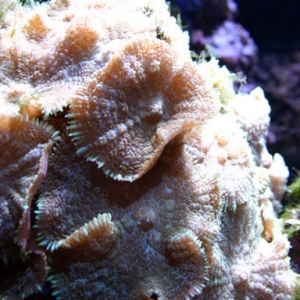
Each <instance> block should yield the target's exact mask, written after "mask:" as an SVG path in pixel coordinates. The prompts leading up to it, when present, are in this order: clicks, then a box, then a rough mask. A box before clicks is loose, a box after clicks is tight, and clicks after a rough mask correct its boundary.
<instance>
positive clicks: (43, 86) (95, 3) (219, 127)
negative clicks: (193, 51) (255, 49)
mask: <svg viewBox="0 0 300 300" xmlns="http://www.w3.org/2000/svg"><path fill="white" fill-rule="evenodd" d="M0 9H1V8H0ZM16 15H17V17H18V21H17V22H15V21H16V19H14V16H16ZM0 22H1V29H0V46H1V53H0V67H1V70H2V71H3V72H2V73H1V74H0V103H1V108H0V114H1V121H0V130H1V137H2V138H1V140H0V154H1V156H0V165H1V169H0V173H1V178H2V182H1V184H2V185H3V188H2V190H1V192H2V197H3V201H2V202H1V204H0V209H1V211H2V215H3V218H1V220H0V221H1V223H0V225H1V226H0V234H1V235H0V245H1V246H2V247H1V252H0V253H1V257H2V259H3V258H4V259H7V260H8V261H9V258H10V257H15V256H16V255H17V256H18V257H21V258H22V259H23V260H24V261H23V262H21V263H20V265H19V264H18V263H16V264H14V265H12V267H11V269H10V271H12V270H13V271H12V272H8V273H4V272H6V270H8V268H9V266H10V264H8V266H7V267H6V268H1V271H0V278H5V280H0V293H1V295H2V294H3V295H4V297H5V299H9V298H14V297H18V298H20V299H23V298H25V297H26V296H27V295H29V294H31V293H33V292H35V291H37V290H38V289H39V288H41V285H42V283H43V281H44V277H45V276H46V272H47V270H49V273H48V278H47V279H48V281H49V282H50V283H51V285H52V290H53V296H54V297H56V298H57V299H70V298H72V299H106V300H115V299H120V300H134V299H136V300H140V299H143V300H150V299H156V300H171V299H180V300H181V299H185V300H192V299H193V300H202V299H203V300H212V299H224V300H226V299H260V298H263V299H266V300H274V299H283V298H284V299H287V300H289V299H293V293H294V290H295V286H296V275H295V273H293V272H292V271H291V270H290V268H289V258H288V257H287V252H288V248H289V244H288V242H287V238H286V236H284V235H283V234H282V232H281V228H280V224H279V222H278V219H277V217H276V212H277V211H278V207H279V205H278V203H279V200H280V199H279V198H280V197H281V196H282V193H283V191H284V189H285V182H286V178H287V175H288V172H287V169H286V167H285V165H284V162H283V160H282V159H281V158H280V156H279V155H276V156H274V159H273V158H272V156H271V155H270V154H269V153H268V151H267V149H266V145H265V140H266V134H267V127H268V122H269V116H268V114H269V105H268V103H267V101H266V99H265V98H264V95H263V92H262V91H261V90H259V89H255V90H254V91H253V92H251V93H250V95H243V94H235V92H234V90H233V87H232V81H231V80H230V78H232V75H231V74H230V73H229V72H228V70H226V68H220V67H219V66H218V64H217V61H216V60H214V59H212V60H210V61H199V62H198V63H196V62H193V61H192V60H191V59H190V57H189V49H188V47H187V38H186V35H185V34H184V33H182V32H181V31H180V29H179V27H178V26H177V25H176V23H175V19H174V18H171V17H170V16H169V13H168V11H167V7H166V5H165V3H164V2H163V1H162V0H155V1H153V0H152V1H148V0H122V1H117V0H111V1H105V0H86V1H78V0H68V1H60V0H53V1H51V2H50V3H43V4H41V5H36V6H34V7H31V8H30V7H20V8H18V10H14V5H13V4H12V5H7V6H5V14H3V15H1V12H0ZM137 24H139V26H137ZM245 106H246V107H245ZM2 116H3V118H2ZM36 117H39V122H38V121H36V120H35V119H34V118H36ZM45 124H47V125H45ZM48 125H51V127H50V126H48ZM52 127H53V128H54V129H52ZM54 130H57V131H58V134H59V139H58V138H57V137H56V135H57V134H56V133H55V134H54V133H53V131H54ZM55 141H57V143H56V144H55V146H54V147H53V150H51V149H52V146H53V143H54V142H55ZM50 152H51V154H50ZM47 166H48V168H46V167H47ZM99 167H100V168H99ZM45 175H46V176H45ZM29 217H30V218H29ZM19 244H20V245H19ZM9 262H10V261H9ZM14 268H16V270H17V271H18V272H17V271H16V272H15V271H14ZM3 270H4V271H3ZM6 274H8V276H7V278H6V277H5V276H6ZM14 274H15V276H13V275H14ZM29 279H30V280H29Z"/></svg>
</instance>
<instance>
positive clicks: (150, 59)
mask: <svg viewBox="0 0 300 300" xmlns="http://www.w3.org/2000/svg"><path fill="white" fill-rule="evenodd" d="M76 94H77V95H76V96H75V97H73V98H72V100H71V103H70V111H71V113H70V114H69V117H70V118H72V119H74V121H71V124H72V125H71V126H69V130H70V135H71V136H72V137H73V141H74V143H75V144H76V146H77V147H78V151H77V152H78V153H79V154H84V155H85V156H86V157H87V158H88V159H89V160H91V161H96V162H97V164H98V166H99V167H102V166H103V169H104V170H105V173H106V174H108V175H109V176H111V177H113V178H114V179H118V180H128V181H133V180H135V179H137V178H139V177H141V176H142V175H143V174H145V173H146V172H147V171H148V170H149V169H150V168H151V167H153V165H154V164H155V162H156V160H157V159H158V157H159V156H160V154H161V152H162V151H163V149H164V147H165V145H166V144H167V143H168V142H169V141H170V140H171V139H172V138H174V137H175V136H176V135H178V134H179V133H180V132H181V131H183V130H185V129H187V128H190V127H192V126H195V125H198V124H201V123H203V122H204V121H205V120H206V119H209V118H211V117H212V116H213V115H214V114H216V112H217V109H218V108H219V105H218V102H217V101H216V100H215V99H214V98H213V93H212V92H211V90H210V88H209V87H208V86H206V83H205V81H204V78H203V75H201V74H200V73H199V72H197V69H196V66H195V65H194V64H192V63H191V62H189V61H186V62H185V61H184V60H182V59H180V58H179V56H178V53H176V52H175V51H173V50H172V48H171V47H170V46H169V45H168V44H167V43H166V42H165V41H161V40H158V39H156V38H139V39H137V40H133V41H129V42H128V43H127V44H126V46H125V48H124V49H123V50H120V51H118V52H117V53H116V54H115V55H113V56H112V58H111V60H110V61H109V63H108V64H107V65H106V66H105V68H103V69H101V70H100V71H98V72H96V73H95V74H93V77H92V80H91V82H90V83H88V84H87V85H86V87H84V88H83V89H80V90H79V91H78V92H77V93H76Z"/></svg>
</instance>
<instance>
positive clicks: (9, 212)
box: [0, 112, 55, 299]
mask: <svg viewBox="0 0 300 300" xmlns="http://www.w3.org/2000/svg"><path fill="white" fill-rule="evenodd" d="M0 120H1V121H0V178H1V181H0V198H1V201H0V214H1V219H0V249H1V250H0V260H1V263H0V264H1V269H2V271H3V272H5V276H2V274H1V275H0V277H1V285H0V293H3V295H5V296H11V297H13V298H15V299H16V298H23V297H26V296H28V295H30V294H32V293H34V292H37V291H38V290H39V289H41V287H42V286H43V283H44V280H45V278H46V267H47V263H46V255H45V253H44V251H43V250H39V249H38V248H37V247H35V246H33V244H34V242H33V241H32V240H31V241H30V235H31V221H32V214H31V209H32V200H33V198H34V196H35V194H36V192H37V190H38V188H39V186H40V184H41V182H42V180H43V179H44V177H45V176H46V172H47V165H48V158H49V156H50V153H51V149H52V147H53V144H54V141H55V134H53V130H52V128H51V127H49V126H46V125H45V124H41V123H39V122H37V121H34V120H33V121H29V120H28V118H24V117H22V116H14V115H8V114H2V112H0ZM16 262H18V263H16ZM3 264H7V265H3ZM16 274H18V275H16ZM2 277H3V278H2ZM4 299H9V298H4Z"/></svg>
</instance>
